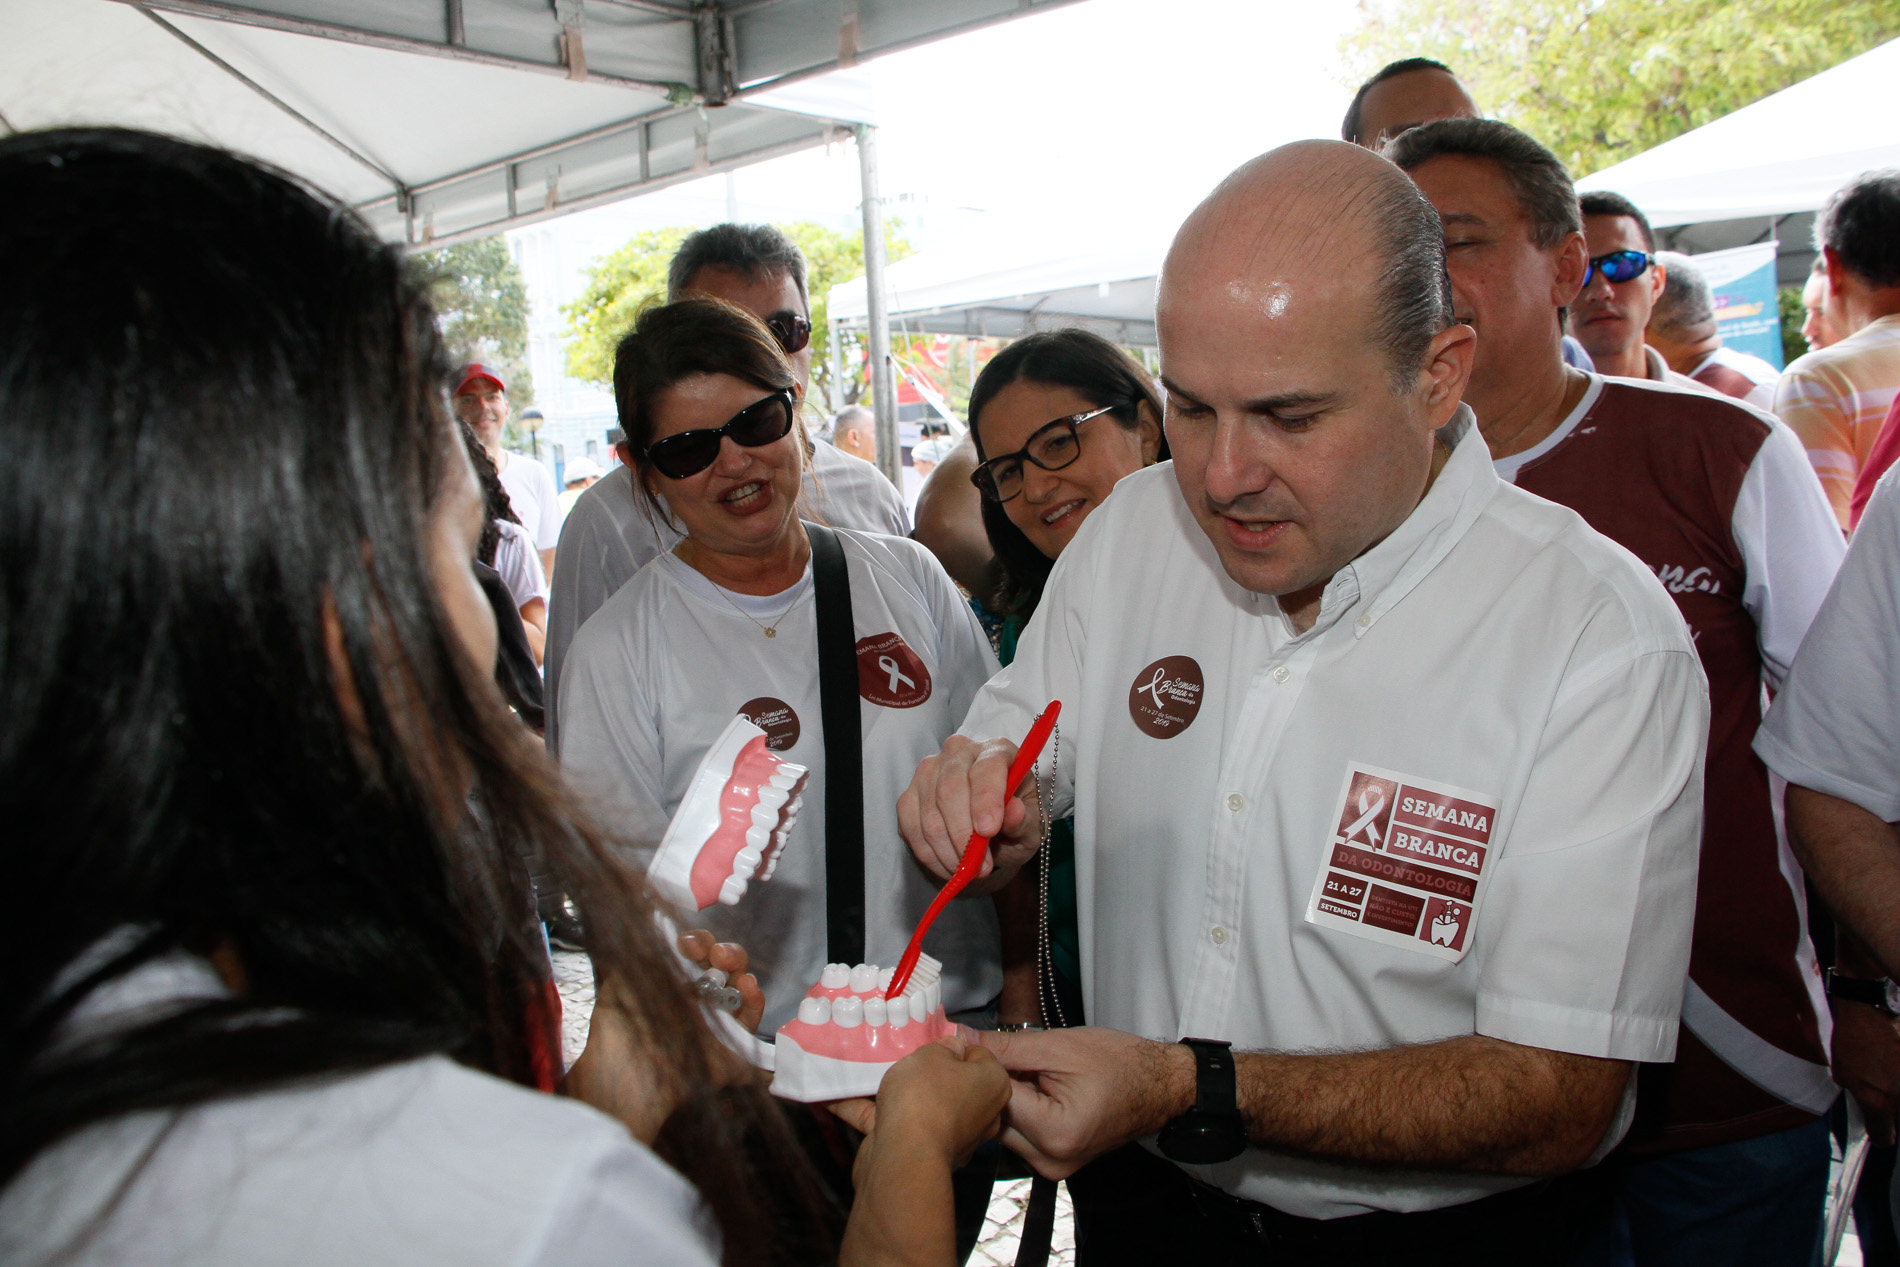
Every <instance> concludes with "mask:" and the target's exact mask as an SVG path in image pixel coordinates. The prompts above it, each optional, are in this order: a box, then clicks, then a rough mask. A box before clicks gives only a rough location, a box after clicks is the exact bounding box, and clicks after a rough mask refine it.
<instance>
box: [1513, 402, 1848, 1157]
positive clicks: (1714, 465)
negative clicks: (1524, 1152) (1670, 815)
mask: <svg viewBox="0 0 1900 1267" xmlns="http://www.w3.org/2000/svg"><path fill="white" fill-rule="evenodd" d="M1768 435H1769V426H1768V424H1767V423H1766V422H1764V421H1763V420H1762V419H1760V418H1758V417H1756V416H1755V415H1754V414H1753V413H1751V412H1750V411H1749V410H1747V409H1744V408H1741V407H1739V406H1737V405H1735V404H1733V403H1731V402H1730V401H1727V400H1724V399H1722V398H1721V397H1718V396H1705V395H1702V394H1700V393H1695V392H1687V391H1680V390H1677V391H1671V390H1665V389H1660V388H1654V387H1649V386H1647V385H1644V384H1639V383H1636V382H1633V381H1630V380H1617V379H1609V380H1605V381H1604V382H1603V383H1602V389H1601V392H1600V393H1599V395H1598V396H1597V398H1596V400H1595V402H1594V403H1592V404H1591V405H1590V407H1589V410H1588V412H1587V413H1585V414H1584V416H1583V417H1581V418H1580V419H1578V420H1577V422H1576V425H1575V426H1574V427H1573V428H1572V429H1571V430H1570V433H1569V434H1568V435H1567V436H1565V437H1564V438H1563V439H1562V440H1561V441H1560V442H1559V443H1558V444H1557V445H1556V446H1555V447H1553V448H1552V449H1551V450H1550V451H1549V452H1547V453H1543V454H1540V455H1539V456H1537V457H1536V458H1534V459H1532V460H1530V461H1528V462H1526V463H1525V464H1524V465H1523V466H1522V467H1520V468H1519V469H1518V472H1517V478H1516V483H1517V486H1518V487H1519V488H1522V489H1524V490H1526V491H1527V492H1532V493H1536V494H1537V495H1538V496H1540V497H1544V498H1548V499H1549V500H1551V501H1554V502H1558V503H1560V504H1561V505H1565V506H1568V507H1570V508H1571V509H1573V510H1575V511H1577V512H1578V513H1579V514H1581V515H1582V516H1583V517H1584V519H1585V520H1586V521H1588V523H1589V524H1590V526H1591V527H1593V528H1595V529H1596V530H1597V531H1598V532H1601V533H1603V534H1604V535H1605V536H1607V537H1609V538H1611V539H1612V540H1614V541H1616V542H1618V543H1620V544H1621V545H1623V546H1624V547H1625V548H1627V549H1628V550H1630V551H1631V552H1632V553H1634V554H1635V555H1636V556H1637V557H1638V558H1640V559H1641V560H1642V561H1643V562H1644V563H1645V564H1647V565H1648V566H1649V567H1650V568H1651V569H1652V570H1653V571H1655V573H1656V575H1657V576H1658V577H1659V578H1660V579H1661V580H1662V582H1663V585H1664V587H1665V588H1667V589H1668V590H1669V592H1670V594H1671V596H1672V597H1674V598H1675V600H1676V604H1677V606H1678V607H1680V608H1681V610H1682V615H1683V618H1684V619H1685V620H1686V621H1687V622H1688V624H1689V628H1690V631H1691V632H1692V633H1693V634H1694V636H1695V643H1696V650H1697V651H1698V652H1699V653H1700V655H1701V658H1702V669H1703V672H1704V673H1705V674H1707V676H1708V679H1709V708H1710V711H1709V748H1708V765H1707V772H1706V781H1705V786H1704V791H1703V827H1702V859H1701V863H1702V865H1701V873H1700V878H1699V880H1698V882H1697V890H1696V918H1695V934H1694V945H1693V949H1692V951H1691V954H1690V961H1689V976H1690V979H1691V981H1693V982H1694V983H1695V985H1696V986H1698V987H1700V988H1701V990H1702V991H1703V992H1704V993H1705V994H1707V995H1708V996H1709V998H1710V999H1712V1000H1713V1001H1714V1002H1715V1003H1716V1004H1717V1005H1718V1006H1719V1007H1720V1008H1721V1009H1722V1010H1723V1011H1724V1012H1726V1013H1728V1015H1729V1016H1730V1017H1733V1018H1735V1019H1736V1020H1738V1021H1740V1022H1741V1023H1742V1025H1743V1026H1745V1027H1746V1028H1747V1029H1748V1030H1749V1031H1750V1032H1752V1033H1753V1034H1754V1035H1755V1036H1756V1037H1758V1038H1760V1039H1763V1040H1766V1041H1767V1042H1768V1043H1771V1044H1773V1045H1774V1046H1775V1047H1778V1048H1780V1049H1781V1050H1782V1051H1784V1052H1787V1053H1790V1054H1792V1055H1795V1056H1798V1057H1800V1058H1802V1059H1803V1060H1807V1061H1810V1062H1814V1063H1817V1064H1822V1065H1825V1064H1826V1063H1827V1053H1826V1051H1825V1050H1824V1048H1823V1047H1822V1044H1821V1035H1820V1026H1819V1022H1818V1019H1817V1018H1816V1016H1815V1010H1814V1003H1813V998H1812V995H1811V994H1810V992H1809V990H1808V988H1807V985H1806V983H1805V981H1804V979H1803V972H1804V969H1803V967H1802V964H1801V959H1800V958H1799V956H1800V955H1801V953H1802V950H1803V948H1804V946H1805V938H1806V933H1805V904H1804V900H1803V899H1802V898H1801V897H1799V896H1798V895H1797V892H1796V890H1795V889H1794V888H1793V887H1792V886H1791V885H1790V882H1789V879H1788V877H1787V876H1786V875H1785V874H1784V873H1783V872H1782V869H1781V857H1780V848H1781V847H1780V843H1779V840H1778V838H1777V834H1776V830H1775V820H1774V806H1773V802H1772V800H1771V796H1770V788H1769V782H1768V770H1767V767H1766V766H1764V765H1763V764H1762V762H1761V760H1760V758H1758V757H1756V755H1755V753H1754V751H1753V750H1752V749H1751V748H1750V746H1749V745H1750V743H1751V741H1753V739H1754V737H1755V728H1756V727H1757V726H1758V725H1760V723H1761V717H1762V661H1761V653H1760V644H1759V638H1758V633H1757V630H1756V626H1755V619H1754V616H1753V615H1752V614H1751V613H1750V612H1749V611H1748V609H1747V608H1746V607H1744V606H1743V604H1742V595H1743V592H1744V590H1745V588H1746V584H1747V580H1748V577H1747V573H1746V569H1745V566H1744V559H1743V556H1742V552H1741V547H1740V545H1739V544H1738V543H1737V541H1736V539H1735V535H1734V528H1733V523H1734V518H1735V502H1736V498H1737V496H1738V495H1739V494H1740V492H1741V489H1742V484H1743V481H1744V479H1745V478H1746V477H1747V475H1748V471H1749V468H1750V466H1751V465H1752V464H1753V463H1754V461H1755V457H1756V454H1757V453H1759V452H1760V450H1761V447H1762V444H1763V442H1764V441H1766V440H1767V438H1768ZM1637 1096H1638V1101H1637V1122H1636V1126H1635V1127H1634V1128H1633V1129H1632V1130H1631V1133H1630V1136H1629V1146H1630V1147H1631V1148H1632V1149H1634V1150H1637V1151H1673V1150H1676V1149H1682V1148H1700V1147H1704V1146H1706V1145H1711V1144H1719V1143H1727V1142H1731V1141H1735V1140H1742V1139H1751V1138H1754V1137H1757V1136H1760V1135H1765V1134H1768V1133H1770V1132H1772V1131H1778V1130H1786V1129H1788V1128H1790V1127H1793V1126H1798V1125H1801V1124H1802V1123H1804V1122H1808V1121H1811V1120H1813V1114H1811V1113H1809V1112H1807V1111H1806V1110H1804V1109H1801V1108H1797V1107H1795V1106H1794V1105H1791V1104H1787V1103H1784V1102H1783V1101H1782V1100H1781V1099H1780V1098H1778V1097H1777V1096H1775V1095H1773V1094H1771V1093H1769V1092H1767V1091H1764V1090H1762V1089H1761V1088H1760V1087H1758V1086H1756V1085H1755V1083H1753V1082H1751V1081H1749V1080H1748V1079H1747V1078H1746V1077H1744V1076H1743V1075H1742V1074H1740V1073H1738V1072H1737V1071H1736V1070H1735V1069H1734V1068H1732V1067H1731V1066H1730V1065H1729V1064H1727V1063H1725V1062H1724V1060H1723V1059H1722V1058H1721V1057H1720V1056H1719V1055H1717V1054H1716V1053H1715V1052H1714V1051H1712V1050H1711V1049H1710V1048H1709V1047H1708V1046H1707V1045H1705V1044H1704V1043H1703V1042H1702V1041H1701V1040H1700V1039H1698V1038H1697V1037H1696V1035H1695V1034H1694V1033H1693V1032H1691V1031H1690V1029H1689V1027H1688V1026H1687V1025H1684V1026H1683V1027H1682V1030H1681V1033H1680V1038H1679V1041H1678V1044H1677V1049H1676V1061H1675V1064H1673V1065H1646V1066H1644V1067H1643V1070H1642V1075H1641V1081H1640V1082H1639V1084H1638V1093H1637Z"/></svg>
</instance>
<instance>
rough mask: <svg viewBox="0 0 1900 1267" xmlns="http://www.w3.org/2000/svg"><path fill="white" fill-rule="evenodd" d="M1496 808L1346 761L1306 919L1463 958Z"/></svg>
mask: <svg viewBox="0 0 1900 1267" xmlns="http://www.w3.org/2000/svg"><path fill="white" fill-rule="evenodd" d="M1497 810H1498V806H1497V798H1496V797H1495V796H1490V795H1487V794H1486V793H1483V792H1473V791H1471V790H1469V789H1468V788H1461V787H1453V786H1451V785H1450V784H1448V783H1434V782H1432V781H1431V780H1430V779H1420V778H1415V777H1413V776H1412V775H1409V774H1394V773H1393V772H1392V771H1390V770H1381V769H1378V768H1376V767H1374V766H1363V765H1356V764H1355V765H1351V766H1348V767H1347V768H1346V779H1345V786H1344V787H1343V788H1342V789H1341V791H1340V794H1339V809H1338V811H1337V813H1336V814H1335V815H1334V818H1333V830H1332V834H1331V836H1330V837H1329V838H1328V839H1327V842H1326V858H1325V861H1323V862H1322V863H1321V864H1320V868H1319V876H1318V878H1317V879H1316V880H1315V881H1314V882H1313V896H1312V898H1311V900H1310V901H1308V902H1307V905H1306V920H1307V923H1309V924H1318V925H1319V926H1320V927H1321V928H1331V929H1335V930H1337V931H1339V932H1342V933H1351V934H1352V935H1354V936H1355V937H1365V938H1368V939H1369V940H1372V941H1376V942H1383V943H1385V944H1386V945H1388V946H1401V947H1403V948H1405V949H1406V950H1416V951H1419V952H1421V953H1424V954H1428V955H1434V956H1436V957H1438V958H1440V959H1448V960H1451V961H1452V962H1454V963H1455V962H1457V961H1458V960H1460V959H1463V958H1464V956H1465V951H1466V950H1467V949H1469V948H1470V945H1471V929H1472V926H1473V925H1474V924H1475V923H1476V922H1477V919H1478V907H1479V906H1480V905H1481V904H1482V903H1483V901H1484V889H1485V883H1486V880H1487V879H1488V877H1489V875H1490V856H1491V831H1492V828H1493V827H1494V826H1495V824H1496V822H1497Z"/></svg>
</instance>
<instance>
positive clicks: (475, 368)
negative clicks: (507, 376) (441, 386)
mask: <svg viewBox="0 0 1900 1267" xmlns="http://www.w3.org/2000/svg"><path fill="white" fill-rule="evenodd" d="M478 378H485V379H487V380H488V381H489V382H491V383H493V384H494V385H495V388H496V390H497V391H504V392H505V391H507V390H508V384H506V383H504V382H502V381H501V375H500V374H499V373H498V372H496V370H495V369H494V368H493V367H491V366H487V365H483V364H482V363H481V362H480V361H473V362H470V363H469V364H467V365H464V366H463V367H462V368H461V371H460V372H459V373H457V374H456V376H455V390H454V391H451V392H450V393H449V395H451V396H460V395H461V394H462V393H463V392H465V391H467V390H468V385H469V384H470V383H472V382H474V381H475V380H476V379H478Z"/></svg>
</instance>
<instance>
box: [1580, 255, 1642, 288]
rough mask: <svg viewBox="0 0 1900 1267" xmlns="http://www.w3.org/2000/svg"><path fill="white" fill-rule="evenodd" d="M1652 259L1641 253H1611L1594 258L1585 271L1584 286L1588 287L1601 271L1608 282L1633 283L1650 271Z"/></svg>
mask: <svg viewBox="0 0 1900 1267" xmlns="http://www.w3.org/2000/svg"><path fill="white" fill-rule="evenodd" d="M1650 258H1651V257H1650V256H1648V255H1645V254H1644V253H1643V252H1641V251H1611V252H1610V253H1609V254H1608V255H1598V256H1594V257H1593V258H1592V259H1591V260H1590V263H1589V265H1588V267H1586V268H1585V269H1584V270H1583V284H1584V285H1586V286H1588V285H1589V284H1590V279H1591V278H1592V277H1593V276H1595V275H1596V273H1597V271H1598V270H1599V269H1600V270H1602V273H1603V280H1604V281H1606V282H1633V281H1635V280H1636V279H1637V278H1639V277H1641V276H1642V275H1643V274H1644V273H1646V272H1648V271H1649V261H1650Z"/></svg>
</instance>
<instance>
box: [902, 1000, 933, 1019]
mask: <svg viewBox="0 0 1900 1267" xmlns="http://www.w3.org/2000/svg"><path fill="white" fill-rule="evenodd" d="M904 997H906V998H908V999H909V1000H910V1019H911V1020H913V1021H927V1020H929V1019H930V1009H929V1007H927V1006H925V1004H924V996H923V995H921V994H908V995H905V996H904Z"/></svg>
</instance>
